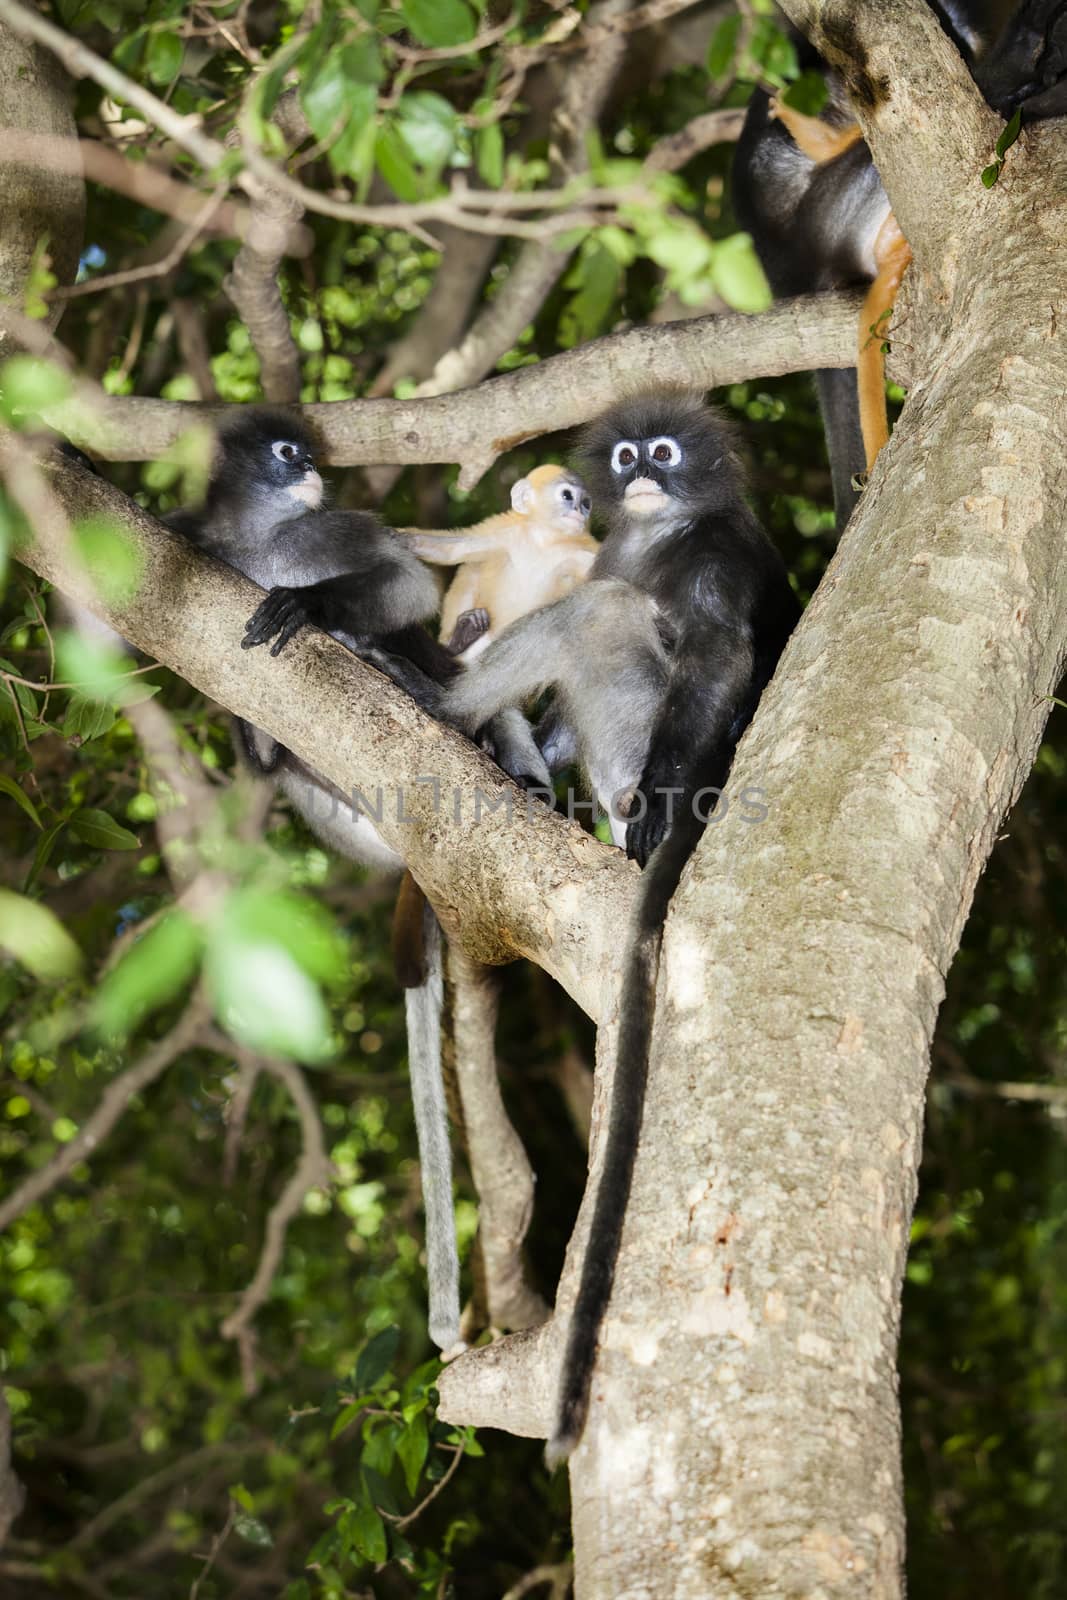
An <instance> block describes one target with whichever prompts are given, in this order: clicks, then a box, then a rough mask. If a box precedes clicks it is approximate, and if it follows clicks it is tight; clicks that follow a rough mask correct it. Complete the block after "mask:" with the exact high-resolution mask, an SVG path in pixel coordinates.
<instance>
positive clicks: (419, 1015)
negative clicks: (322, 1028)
mask: <svg viewBox="0 0 1067 1600" xmlns="http://www.w3.org/2000/svg"><path fill="white" fill-rule="evenodd" d="M423 953H424V958H425V979H424V981H423V982H422V983H421V984H419V985H418V986H417V987H415V988H410V989H405V991H404V1011H405V1015H406V1017H407V1029H408V1066H409V1071H410V1074H411V1099H412V1103H413V1105H414V1108H415V1132H416V1134H417V1136H418V1143H419V1166H420V1169H421V1172H422V1203H423V1209H424V1211H425V1213H426V1261H427V1278H428V1282H429V1302H430V1314H429V1327H430V1338H431V1339H432V1340H433V1342H434V1344H435V1345H437V1347H438V1349H439V1350H441V1351H444V1352H446V1353H447V1352H449V1351H454V1350H455V1348H456V1346H457V1345H459V1344H460V1343H461V1341H460V1333H459V1316H460V1305H459V1252H458V1250H457V1248H456V1224H455V1216H454V1213H453V1209H452V1148H451V1145H450V1143H449V1138H448V1105H447V1102H446V1100H445V1083H444V1076H443V1073H442V1070H441V1007H442V1002H443V997H444V977H443V961H442V940H441V927H440V924H439V923H438V921H437V918H436V916H435V915H434V911H433V907H432V906H431V905H430V904H429V902H428V901H427V902H426V903H425V905H424V908H423Z"/></svg>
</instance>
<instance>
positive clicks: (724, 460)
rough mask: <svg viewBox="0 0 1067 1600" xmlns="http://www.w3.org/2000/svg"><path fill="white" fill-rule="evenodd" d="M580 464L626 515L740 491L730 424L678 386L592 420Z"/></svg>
mask: <svg viewBox="0 0 1067 1600" xmlns="http://www.w3.org/2000/svg"><path fill="white" fill-rule="evenodd" d="M581 463H582V470H583V472H584V474H585V475H586V477H587V478H588V480H589V482H590V485H591V487H592V491H593V495H594V498H595V500H596V503H597V504H598V505H602V506H604V507H605V508H606V509H608V510H609V511H611V512H612V513H613V514H614V515H616V516H618V515H622V516H624V517H625V518H626V519H627V520H630V519H632V518H645V517H662V516H663V514H664V513H665V512H668V511H670V510H672V508H673V509H675V510H678V509H683V510H685V511H687V512H688V511H691V510H694V509H696V508H698V507H710V506H712V505H714V504H715V503H716V502H718V501H723V502H725V501H727V500H730V499H732V498H736V496H737V495H738V494H739V492H740V475H739V471H738V467H737V463H736V460H735V458H734V455H733V451H732V446H731V440H730V434H729V429H728V427H727V426H726V425H725V424H724V423H723V422H722V420H721V419H720V418H719V416H718V415H717V414H716V413H715V412H714V411H712V410H711V409H710V408H709V407H708V406H706V405H705V404H704V402H703V400H702V398H701V397H700V396H699V395H693V394H687V393H685V392H682V391H678V390H671V389H654V390H650V391H649V392H648V393H646V394H639V395H634V396H633V397H632V398H631V399H629V400H623V401H622V402H621V403H620V404H619V405H617V406H613V407H612V408H611V409H610V410H609V411H606V412H605V413H604V414H603V415H602V416H600V417H598V418H597V419H596V420H595V421H594V422H591V423H590V424H589V427H588V428H587V429H586V431H585V434H584V438H583V448H582V454H581Z"/></svg>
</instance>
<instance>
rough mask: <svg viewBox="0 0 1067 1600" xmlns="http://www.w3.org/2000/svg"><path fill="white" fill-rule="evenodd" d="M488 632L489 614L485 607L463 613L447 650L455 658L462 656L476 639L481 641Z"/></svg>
mask: <svg viewBox="0 0 1067 1600" xmlns="http://www.w3.org/2000/svg"><path fill="white" fill-rule="evenodd" d="M488 632H489V613H488V611H486V609H485V607H484V606H476V607H475V608H474V610H473V611H461V612H460V614H459V616H458V617H457V618H456V626H455V627H454V628H453V629H452V637H451V639H449V641H448V643H447V645H446V646H445V649H446V650H448V651H449V652H450V653H451V654H452V655H454V656H460V655H462V654H463V652H464V650H467V649H469V648H470V646H471V645H472V644H473V643H474V641H475V639H480V638H481V637H482V635H483V633H488Z"/></svg>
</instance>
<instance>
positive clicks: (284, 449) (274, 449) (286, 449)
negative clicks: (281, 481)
mask: <svg viewBox="0 0 1067 1600" xmlns="http://www.w3.org/2000/svg"><path fill="white" fill-rule="evenodd" d="M270 448H271V454H272V455H273V456H275V457H276V459H277V460H279V461H297V460H299V457H300V446H299V445H296V444H290V443H289V441H288V440H287V439H276V440H275V442H274V443H273V444H272V445H271V447H270Z"/></svg>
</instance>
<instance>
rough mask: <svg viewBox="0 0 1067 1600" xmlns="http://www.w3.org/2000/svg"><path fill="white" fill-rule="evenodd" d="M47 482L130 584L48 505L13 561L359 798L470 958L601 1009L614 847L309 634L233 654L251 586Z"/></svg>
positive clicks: (80, 494)
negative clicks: (69, 544)
mask: <svg viewBox="0 0 1067 1600" xmlns="http://www.w3.org/2000/svg"><path fill="white" fill-rule="evenodd" d="M53 485H54V489H55V493H56V496H57V498H58V499H59V501H60V502H61V503H62V504H63V505H64V507H65V508H66V510H67V512H68V513H69V514H70V515H72V516H85V515H89V514H92V513H94V512H95V513H100V514H105V515H111V516H113V517H115V518H116V519H117V520H119V521H120V522H121V523H123V524H124V525H125V526H126V527H127V529H128V530H129V531H130V533H131V535H133V536H134V537H135V539H136V542H137V544H138V546H139V548H140V550H141V553H142V556H143V560H144V571H143V578H142V582H141V587H140V589H139V592H138V594H137V596H136V597H135V598H134V599H133V600H131V601H129V602H128V603H126V604H124V605H122V606H105V605H104V604H103V603H102V602H101V601H100V600H99V599H98V598H97V596H96V595H95V593H94V592H93V591H92V590H91V589H90V588H89V587H88V585H87V583H86V580H85V579H84V577H79V576H77V575H76V574H74V573H72V572H71V570H70V561H69V558H68V557H67V556H66V555H65V546H64V542H63V538H62V532H61V530H58V529H56V528H55V527H53V526H51V525H50V522H51V519H49V518H48V517H47V515H42V516H41V517H40V518H38V519H36V526H35V529H34V539H33V542H32V544H31V545H29V546H28V547H26V548H24V549H23V550H22V551H21V552H20V559H22V560H23V561H25V562H26V563H27V565H29V566H31V567H32V568H33V569H34V570H35V571H36V572H39V573H40V574H41V575H42V576H43V577H47V578H48V579H50V580H51V581H52V582H54V583H55V584H56V585H57V587H59V588H60V589H62V590H63V591H64V592H65V593H68V594H69V595H70V596H71V598H73V599H76V600H79V601H81V602H83V603H84V604H86V605H87V606H88V607H89V608H90V609H91V610H93V611H94V612H95V613H96V615H98V616H100V617H101V618H103V619H104V620H105V621H108V622H109V623H111V624H112V625H113V626H114V627H115V628H116V629H117V630H118V631H119V632H120V633H121V634H122V635H123V637H124V638H127V639H129V640H131V641H132V642H133V643H134V644H136V645H137V646H138V647H139V648H140V649H142V650H145V651H147V652H149V653H150V654H151V655H152V656H154V657H155V658H156V659H158V660H160V661H163V662H165V663H166V664H167V665H168V666H171V667H173V668H174V670H175V671H177V672H179V673H181V675H182V676H183V677H185V678H187V679H188V681H189V682H190V683H192V684H194V685H195V686H196V687H197V688H198V689H201V690H202V691H203V692H204V693H206V694H208V695H210V696H211V697H212V698H213V699H215V700H217V701H218V702H219V703H220V704H222V705H224V706H226V707H227V708H228V709H229V710H230V711H232V712H233V713H234V714H235V715H237V716H240V717H244V718H247V719H248V720H249V721H251V722H254V723H255V724H256V725H257V726H259V727H262V728H265V729H266V730H267V731H268V732H269V733H271V734H273V735H274V736H275V737H276V738H277V739H279V740H280V741H281V742H282V743H283V744H285V745H286V746H287V747H288V748H289V749H291V750H293V751H295V752H296V754H297V755H299V756H301V757H302V758H303V759H304V760H305V761H307V762H308V763H309V764H310V765H311V766H313V767H314V768H315V769H316V770H317V771H319V772H321V773H322V774H323V775H324V776H325V777H326V778H327V779H328V780H329V781H330V782H331V783H333V784H335V785H336V786H337V787H338V788H339V789H341V791H342V792H343V793H345V794H348V795H351V794H353V793H358V792H361V793H362V794H363V796H364V797H365V798H366V802H367V804H368V806H369V807H370V808H371V809H372V810H373V811H374V812H375V817H376V824H377V825H378V826H379V827H380V831H381V833H382V834H383V836H384V837H385V838H386V840H387V841H388V842H389V843H391V844H394V845H396V846H397V847H398V848H399V849H400V850H402V851H403V853H404V855H405V857H406V859H407V860H408V861H409V862H410V864H411V868H412V871H413V872H414V874H415V876H416V878H417V879H418V881H419V883H420V885H421V887H422V888H423V889H424V890H425V891H426V893H427V894H428V895H429V896H430V899H431V900H432V901H433V904H434V906H435V907H436V908H437V911H438V914H439V915H440V917H441V920H442V922H443V923H444V925H445V927H446V929H447V931H448V933H449V935H450V937H456V938H458V939H459V940H460V941H461V942H462V944H463V947H464V948H465V949H466V950H467V951H468V952H469V953H470V954H471V955H472V956H473V957H475V958H476V959H477V960H480V961H484V962H489V963H492V962H499V961H503V960H509V959H511V958H512V957H514V956H517V955H523V956H528V957H530V958H531V959H532V960H534V961H536V962H538V963H539V964H540V965H541V966H543V967H544V968H545V970H546V971H548V972H549V973H551V974H552V976H553V977H555V978H557V979H558V981H559V982H560V983H562V985H563V987H564V988H565V989H567V991H568V992H569V993H570V994H572V995H573V996H574V998H575V999H576V1000H577V1001H578V1003H579V1004H580V1005H581V1006H583V1007H584V1009H585V1010H586V1011H587V1012H589V1014H590V1015H591V1016H594V1017H596V1016H598V1015H599V1014H600V1012H601V1011H602V1010H603V1008H604V1005H605V1003H606V999H607V996H608V994H610V989H611V986H612V984H613V982H614V971H615V966H616V963H615V962H614V960H613V959H612V957H611V954H610V952H611V951H612V950H613V949H614V945H615V943H616V941H617V936H618V929H619V928H620V927H622V926H624V925H625V924H626V921H627V919H628V916H629V909H630V906H631V903H632V898H633V891H634V887H635V884H636V880H637V873H636V870H635V869H634V868H632V867H631V866H629V865H628V864H627V863H626V862H625V861H624V860H623V858H622V856H621V855H620V853H619V852H618V851H615V850H612V849H609V848H608V847H607V846H605V845H602V844H599V843H598V842H597V841H596V840H595V839H592V838H591V837H590V836H589V835H587V834H584V833H582V832H581V830H580V829H579V828H578V827H577V825H576V824H574V823H568V822H566V821H564V820H563V819H562V818H561V817H558V816H555V815H553V814H552V813H550V812H549V811H547V810H546V808H545V807H544V806H543V805H542V804H541V803H540V802H539V801H536V800H530V799H528V798H527V797H526V796H525V795H524V794H522V792H521V791H520V790H518V789H517V788H516V787H515V785H514V784H512V783H511V782H510V780H509V779H507V778H505V777H504V776H503V774H502V773H501V772H500V771H499V769H498V768H496V767H494V766H493V765H492V763H491V762H489V761H488V760H487V759H486V758H485V757H484V756H482V755H481V753H480V752H479V751H477V750H475V749H474V748H473V746H471V745H470V744H468V743H467V741H466V740H464V739H462V738H461V737H460V736H459V735H458V734H456V733H453V732H452V731H451V730H450V729H448V728H444V727H442V726H441V725H440V724H439V723H436V722H433V721H432V720H431V719H430V718H428V717H426V716H424V715H423V714H422V713H421V712H420V711H419V710H418V708H417V707H416V706H415V705H414V703H413V702H412V701H411V700H409V699H408V697H407V696H406V695H404V694H403V693H402V692H401V691H400V690H398V689H396V688H395V687H394V686H393V685H392V684H391V683H389V682H387V681H386V680H385V679H383V678H382V677H381V676H380V675H379V674H378V673H376V672H374V671H373V669H371V668H369V667H366V666H364V665H363V663H361V662H359V661H357V660H356V659H355V658H354V657H353V656H352V655H351V653H350V652H349V651H347V650H346V649H345V648H344V646H343V645H340V644H338V643H337V641H336V640H333V639H330V638H328V637H326V636H325V635H323V634H320V633H317V632H316V631H315V630H313V629H307V630H305V631H304V632H303V633H301V634H300V635H299V636H298V637H297V638H296V639H295V640H294V641H293V642H292V644H290V645H289V646H288V648H287V649H286V651H285V653H284V654H283V655H282V656H280V657H278V658H277V659H274V658H272V657H271V656H269V655H268V654H267V653H266V652H265V651H257V650H251V651H250V650H242V649H241V648H240V641H241V637H242V634H243V630H244V623H245V620H246V619H247V618H248V617H249V616H250V615H251V613H252V611H253V609H254V608H255V606H256V604H257V603H258V601H259V599H260V598H261V591H260V590H258V589H257V588H256V587H255V586H254V585H253V584H250V583H248V582H247V581H246V580H245V579H244V578H241V577H239V576H238V575H237V574H236V573H235V572H233V571H232V570H231V569H230V568H228V567H224V566H221V565H219V564H218V563H216V562H212V561H209V560H206V559H205V558H204V557H202V556H200V555H199V554H198V553H197V552H196V551H195V550H194V549H193V548H192V547H191V546H190V545H189V544H188V543H186V541H184V540H182V539H179V538H177V537H176V536H175V535H173V534H170V533H168V532H167V531H166V530H165V529H163V528H161V527H160V526H159V525H158V524H157V523H155V522H154V521H153V520H152V518H150V517H149V516H147V515H146V514H145V513H144V512H143V511H141V510H140V509H139V507H137V506H135V505H134V504H133V503H132V502H131V501H129V500H127V499H126V498H125V497H124V496H123V495H122V494H120V493H119V491H118V490H116V489H114V488H112V487H111V486H110V485H108V484H106V483H105V482H104V481H103V480H101V479H99V478H97V477H95V476H94V475H92V474H89V473H85V472H83V471H81V470H80V469H79V468H77V467H75V466H72V465H70V464H69V463H66V462H58V463H57V464H56V466H55V469H54V473H53ZM379 807H380V817H379V815H378V811H379ZM494 808H495V809H494Z"/></svg>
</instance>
